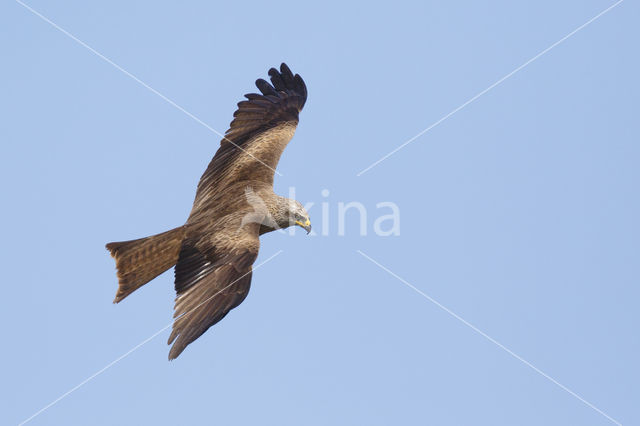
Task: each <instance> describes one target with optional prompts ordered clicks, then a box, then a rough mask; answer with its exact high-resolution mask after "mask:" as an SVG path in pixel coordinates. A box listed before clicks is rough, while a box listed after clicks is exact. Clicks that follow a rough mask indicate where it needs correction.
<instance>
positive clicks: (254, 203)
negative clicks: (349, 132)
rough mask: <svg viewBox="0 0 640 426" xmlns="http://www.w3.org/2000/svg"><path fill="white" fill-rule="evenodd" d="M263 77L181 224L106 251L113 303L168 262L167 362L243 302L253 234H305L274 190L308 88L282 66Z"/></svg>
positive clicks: (294, 211)
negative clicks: (290, 230) (113, 272)
mask: <svg viewBox="0 0 640 426" xmlns="http://www.w3.org/2000/svg"><path fill="white" fill-rule="evenodd" d="M269 76H270V79H271V84H269V83H268V82H267V81H265V80H263V79H258V80H257V81H256V86H257V87H258V89H259V90H260V92H261V93H260V94H256V93H250V94H247V95H245V97H246V98H247V99H246V100H243V101H241V102H239V103H238V109H237V110H236V111H235V113H234V114H233V117H234V118H233V121H232V122H231V125H230V127H229V130H227V132H226V133H225V136H224V138H223V139H222V141H221V142H220V147H219V149H218V151H217V152H216V154H215V155H214V157H213V159H212V160H211V162H210V163H209V166H208V167H207V169H206V170H205V172H204V174H203V175H202V177H201V178H200V182H199V183H198V189H197V192H196V196H195V201H194V202H193V208H192V210H191V213H190V215H189V218H188V219H187V221H186V223H185V224H184V225H182V226H180V227H178V228H175V229H172V230H170V231H167V232H163V233H161V234H158V235H153V236H151V237H146V238H141V239H137V240H132V241H122V242H113V243H108V244H107V246H106V247H107V249H108V250H109V251H110V252H111V256H113V257H114V258H115V261H116V268H117V271H118V291H117V293H116V297H115V300H114V303H118V302H120V301H121V300H122V299H124V298H125V297H127V296H128V295H130V294H131V293H132V292H133V291H135V290H136V289H138V288H140V287H141V286H143V285H144V284H146V283H147V282H149V281H151V280H152V279H154V278H155V277H157V276H158V275H160V274H161V273H163V272H164V271H166V270H167V269H169V268H171V267H172V266H174V265H175V290H176V299H175V312H174V323H173V330H172V332H171V335H170V336H169V341H168V344H169V345H171V344H172V343H173V346H172V347H171V350H170V351H169V360H172V359H175V358H176V357H177V356H178V355H180V354H181V353H182V351H183V350H184V349H185V348H186V347H187V345H189V344H190V343H191V342H193V341H194V340H196V339H197V338H198V337H200V336H201V335H202V334H203V333H204V332H205V331H207V329H208V328H209V327H211V326H212V325H214V324H215V323H217V322H218V321H220V320H221V319H222V318H224V317H225V315H227V313H229V311H230V310H231V309H233V308H235V307H236V306H238V305H239V304H240V303H242V301H243V300H244V299H245V297H247V293H248V292H249V286H250V283H251V272H252V264H253V262H254V261H255V260H256V257H257V256H258V249H259V247H260V240H259V236H260V235H262V234H264V233H267V232H271V231H274V230H276V229H282V228H287V227H289V226H294V225H297V226H300V227H302V228H304V229H305V230H306V231H307V233H309V232H310V231H311V222H310V220H309V214H308V213H307V211H306V210H305V209H304V207H303V206H302V205H301V204H300V203H299V202H298V201H296V200H292V199H288V198H284V197H280V196H278V195H276V194H275V193H274V192H273V177H274V176H273V175H274V172H275V168H276V166H277V165H278V160H279V159H280V155H281V154H282V151H284V149H285V147H286V146H287V143H288V142H289V141H290V140H291V138H292V137H293V134H294V132H295V130H296V126H297V124H298V114H299V113H300V111H302V107H303V106H304V104H305V102H306V100H307V88H306V86H305V84H304V81H303V80H302V78H301V77H300V76H299V75H298V74H296V75H294V74H293V73H292V72H291V70H290V69H289V67H288V66H287V65H286V64H284V63H283V64H282V65H281V66H280V70H279V71H278V70H277V69H275V68H271V69H270V70H269Z"/></svg>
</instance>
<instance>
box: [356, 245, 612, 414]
mask: <svg viewBox="0 0 640 426" xmlns="http://www.w3.org/2000/svg"><path fill="white" fill-rule="evenodd" d="M356 251H357V252H358V253H360V254H361V255H362V256H363V257H364V258H366V259H368V260H369V261H370V262H372V263H373V264H375V265H376V266H378V267H379V268H380V269H382V270H384V271H385V272H387V273H388V274H390V275H391V276H392V277H394V278H396V279H397V280H398V281H400V282H402V283H403V284H405V285H406V286H407V287H409V288H411V289H412V290H414V291H415V292H416V293H418V294H420V295H421V296H423V297H424V298H426V299H427V300H429V301H430V302H431V303H433V304H434V305H436V306H437V307H439V308H440V309H442V310H443V311H445V312H446V313H448V314H449V315H451V316H452V317H454V318H455V319H457V320H458V321H460V322H462V323H463V324H464V325H466V326H467V327H469V328H471V329H472V330H473V331H475V332H476V333H478V334H480V335H481V336H482V337H484V338H485V339H487V340H489V341H490V342H491V343H493V344H495V345H496V346H498V347H499V348H500V349H502V350H504V351H505V352H507V353H508V354H509V355H511V356H513V357H514V358H516V359H517V360H518V361H520V362H522V363H523V364H525V365H526V366H528V367H530V368H531V369H533V370H534V371H535V372H536V373H538V374H540V375H541V376H543V377H545V378H546V379H548V380H549V381H551V382H552V383H554V384H556V385H558V386H559V387H560V388H561V389H563V390H564V391H566V392H568V393H569V394H571V395H573V396H574V397H576V398H577V399H579V400H580V401H582V402H583V403H584V404H586V405H587V406H589V407H591V408H592V409H594V410H595V411H597V412H598V413H600V414H602V415H603V416H604V417H606V418H607V419H609V420H611V421H612V422H613V423H615V424H617V425H620V426H622V423H620V422H618V421H617V420H616V419H614V418H613V417H611V416H609V415H607V414H606V413H605V412H603V411H602V410H600V409H599V408H598V407H596V406H595V405H593V404H591V403H590V402H589V401H587V400H585V399H584V398H582V397H581V396H580V395H578V394H577V393H575V392H573V391H572V390H571V389H569V388H568V387H566V386H565V385H563V384H562V383H560V382H558V381H557V380H555V379H554V378H552V377H551V376H549V375H548V374H546V373H545V372H544V371H542V370H540V369H539V368H537V367H536V366H534V365H533V364H531V363H530V362H529V361H527V360H526V359H524V358H522V357H521V356H519V355H518V354H516V353H515V352H513V351H512V350H511V349H509V348H507V347H506V346H504V345H503V344H502V343H500V342H498V341H497V340H495V339H494V338H493V337H491V336H489V335H488V334H486V333H485V332H483V331H482V330H480V329H478V328H477V327H476V326H474V325H473V324H471V323H470V322H468V321H467V320H465V319H464V318H462V317H461V316H459V315H458V314H456V313H455V312H453V311H452V310H450V309H449V308H447V307H446V306H444V305H442V304H441V303H440V302H438V301H437V300H435V299H434V298H432V297H431V296H429V295H428V294H426V293H424V292H423V291H422V290H420V289H418V288H417V287H415V286H414V285H412V284H411V283H409V282H407V281H406V280H404V279H403V278H402V277H400V276H398V275H396V274H395V273H393V272H392V271H390V270H389V269H388V268H386V267H385V266H383V265H381V264H380V263H379V262H377V261H376V260H374V259H372V258H371V257H369V256H368V255H366V254H365V253H363V252H362V251H361V250H356Z"/></svg>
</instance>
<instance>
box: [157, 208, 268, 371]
mask: <svg viewBox="0 0 640 426" xmlns="http://www.w3.org/2000/svg"><path fill="white" fill-rule="evenodd" d="M241 218H242V215H241V214H240V215H238V214H234V215H233V216H227V217H224V218H222V219H221V220H219V221H217V222H216V224H215V225H214V226H213V229H212V230H211V232H212V233H213V234H210V233H207V235H214V237H212V238H211V239H203V237H196V236H194V237H192V238H190V237H187V238H186V239H185V241H184V242H183V245H182V248H181V250H180V255H179V257H178V263H177V264H176V268H175V287H176V293H177V296H176V302H175V312H174V315H173V316H174V318H175V321H174V323H173V330H172V332H171V335H170V336H169V341H168V344H172V343H173V346H172V347H171V350H170V352H169V359H170V360H171V359H174V358H176V357H177V356H178V355H180V354H181V353H182V351H183V350H184V349H185V348H186V347H187V345H189V344H190V343H191V342H193V341H194V340H196V339H197V338H198V337H200V336H201V335H202V334H203V333H204V332H205V331H207V329H209V327H211V326H212V325H214V324H215V323H217V322H218V321H220V320H221V319H222V318H224V317H225V316H226V315H227V313H229V311H230V310H231V309H233V308H235V307H236V306H238V305H239V304H240V303H242V301H243V300H244V299H245V297H247V294H248V293H249V287H250V285H251V265H253V262H254V261H255V259H256V257H257V256H258V250H259V247H260V241H259V239H258V228H259V224H247V225H244V226H242V227H241V225H240V222H241Z"/></svg>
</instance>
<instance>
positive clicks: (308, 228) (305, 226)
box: [296, 219, 311, 235]
mask: <svg viewBox="0 0 640 426" xmlns="http://www.w3.org/2000/svg"><path fill="white" fill-rule="evenodd" d="M296 225H298V226H299V227H301V228H302V229H304V230H305V231H307V235H309V232H311V221H310V220H309V219H307V220H306V221H304V222H300V221H299V220H296Z"/></svg>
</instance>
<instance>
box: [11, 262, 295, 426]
mask: <svg viewBox="0 0 640 426" xmlns="http://www.w3.org/2000/svg"><path fill="white" fill-rule="evenodd" d="M282 252H283V250H280V251H278V252H277V253H276V254H274V255H273V256H271V257H270V258H268V259H267V260H265V261H264V262H261V263H260V264H258V265H256V266H255V267H254V268H253V270H254V271H255V270H256V269H258V268H260V267H261V266H262V265H264V264H265V263H267V262H269V261H271V260H272V259H273V258H275V257H276V256H278V255H279V254H280V253H282ZM250 273H251V271H249V272H247V273H246V274H243V275H242V276H241V277H240V278H238V279H237V280H235V281H233V282H232V283H231V284H229V285H227V286H226V287H224V288H223V289H222V290H220V291H218V292H217V293H215V294H214V295H213V296H211V297H209V298H208V299H206V300H204V301H203V302H201V303H199V304H198V306H196V307H195V308H193V309H191V310H189V311H187V312H185V313H184V314H182V315H180V316H179V317H178V318H182V317H184V316H186V315H189V314H190V313H191V312H193V311H195V310H196V309H198V308H199V307H200V306H202V305H203V304H204V303H206V302H208V301H209V300H211V299H213V298H214V297H216V296H217V295H218V294H220V293H222V292H223V291H225V290H226V289H227V288H229V287H231V286H232V285H233V284H235V283H236V282H238V281H240V280H241V279H242V278H244V277H245V276H247V275H248V274H250ZM178 318H175V320H178ZM175 320H174V321H175ZM174 321H171V322H170V323H169V324H168V325H166V326H165V327H163V328H161V329H160V330H158V331H156V332H155V333H153V334H152V335H151V336H149V337H147V338H146V339H145V340H143V341H142V342H140V343H138V344H137V345H135V346H134V347H133V348H131V349H129V350H128V351H127V352H125V353H124V354H122V355H120V356H119V357H118V358H116V359H114V360H113V361H111V362H110V363H109V364H107V365H106V366H104V367H103V368H101V369H100V370H98V371H96V372H95V373H93V374H92V375H91V376H89V377H87V378H86V379H85V380H83V381H82V382H80V383H78V384H77V385H76V386H74V387H72V388H71V389H69V390H68V391H66V392H65V393H63V394H62V395H60V396H59V397H58V398H56V399H54V400H53V401H52V402H50V403H49V404H47V405H45V406H44V407H42V408H41V409H40V410H38V411H37V412H36V413H35V414H33V415H32V416H31V417H29V418H27V419H26V420H23V421H22V422H20V423H19V424H18V426H22V425H24V424H26V423H28V422H30V421H31V420H33V419H34V418H35V417H37V416H39V415H40V414H42V413H43V412H44V411H46V410H48V409H49V408H51V407H53V406H54V405H56V404H57V403H58V402H60V401H62V400H63V399H64V398H66V397H67V396H69V395H70V394H72V393H73V392H75V391H76V390H78V389H80V388H81V387H82V386H84V385H85V384H87V383H89V382H90V381H91V380H93V379H94V378H96V377H97V376H99V375H100V374H102V373H104V372H105V371H107V370H108V369H109V368H111V367H113V366H114V365H115V364H117V363H118V362H120V361H121V360H123V359H124V358H126V357H127V356H129V355H131V354H132V353H133V352H135V351H136V350H137V349H138V348H140V347H141V346H144V345H145V344H146V343H148V342H150V341H151V340H153V339H154V338H155V337H156V336H158V335H159V334H160V333H162V332H163V331H165V330H166V329H168V328H169V327H171V326H172V325H173V323H174Z"/></svg>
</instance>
